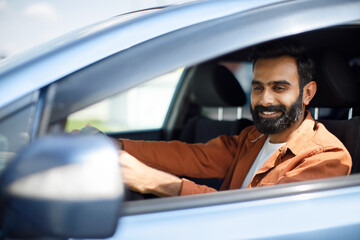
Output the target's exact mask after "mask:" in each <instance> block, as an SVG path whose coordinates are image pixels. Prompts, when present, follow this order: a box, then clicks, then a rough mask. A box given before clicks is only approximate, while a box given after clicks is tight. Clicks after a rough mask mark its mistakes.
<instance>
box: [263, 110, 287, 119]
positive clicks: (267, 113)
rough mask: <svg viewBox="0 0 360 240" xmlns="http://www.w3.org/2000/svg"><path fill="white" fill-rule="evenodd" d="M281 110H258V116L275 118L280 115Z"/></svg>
mask: <svg viewBox="0 0 360 240" xmlns="http://www.w3.org/2000/svg"><path fill="white" fill-rule="evenodd" d="M281 114H282V112H278V111H259V116H260V117H262V118H275V117H280V116H281Z"/></svg>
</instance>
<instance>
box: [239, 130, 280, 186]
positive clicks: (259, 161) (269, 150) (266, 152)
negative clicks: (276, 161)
mask: <svg viewBox="0 0 360 240" xmlns="http://www.w3.org/2000/svg"><path fill="white" fill-rule="evenodd" d="M284 144H285V143H271V142H270V138H269V137H268V138H267V139H266V141H265V143H264V146H263V147H262V148H261V150H260V152H259V154H258V155H257V157H256V159H255V161H254V162H253V164H252V166H251V168H250V170H249V172H248V174H247V175H246V178H245V180H244V182H243V184H242V185H241V188H247V186H248V185H249V184H250V182H251V180H252V179H253V177H254V176H255V173H256V172H257V171H258V170H259V169H260V168H261V167H262V165H264V163H265V162H266V161H267V160H268V159H269V158H270V157H271V156H272V155H273V154H274V153H275V152H276V150H278V149H279V148H280V147H281V146H282V145H284Z"/></svg>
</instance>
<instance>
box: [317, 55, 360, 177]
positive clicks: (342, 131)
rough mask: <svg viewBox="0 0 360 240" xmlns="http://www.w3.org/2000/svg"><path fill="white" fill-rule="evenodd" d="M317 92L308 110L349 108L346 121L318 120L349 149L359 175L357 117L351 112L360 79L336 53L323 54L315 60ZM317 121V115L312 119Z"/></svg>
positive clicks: (359, 99) (359, 121)
mask: <svg viewBox="0 0 360 240" xmlns="http://www.w3.org/2000/svg"><path fill="white" fill-rule="evenodd" d="M316 67H317V74H316V82H317V85H318V91H317V93H316V95H315V97H314V99H313V100H312V101H311V103H310V107H315V108H320V110H319V111H321V107H330V108H349V111H350V114H349V118H348V120H328V119H327V120H319V121H320V122H322V123H323V124H324V125H325V127H326V128H327V129H328V130H329V131H330V132H331V133H333V134H334V135H335V136H336V137H337V138H339V139H340V140H341V141H342V143H343V144H344V145H345V147H346V148H347V149H348V151H349V153H350V155H351V157H352V161H353V167H352V170H351V173H359V172H360V117H352V116H351V110H352V108H354V107H359V106H360V96H359V93H360V79H356V77H355V73H354V71H353V69H351V68H350V66H349V63H348V61H346V59H345V58H344V57H343V56H341V55H340V54H338V53H335V52H331V51H325V52H324V53H323V54H322V55H321V56H319V58H318V59H317V61H316ZM314 117H315V119H316V116H314Z"/></svg>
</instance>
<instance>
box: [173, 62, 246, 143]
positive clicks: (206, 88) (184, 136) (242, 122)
mask: <svg viewBox="0 0 360 240" xmlns="http://www.w3.org/2000/svg"><path fill="white" fill-rule="evenodd" d="M191 91H192V93H193V95H194V97H195V100H196V102H197V103H198V104H199V105H200V106H201V108H204V107H207V108H217V109H218V119H217V120H215V119H210V118H208V117H204V116H200V115H198V116H195V117H192V118H191V119H190V120H189V121H188V123H187V124H186V125H185V127H184V128H183V130H182V132H181V135H180V140H181V141H184V142H188V143H205V142H207V141H209V140H211V139H213V138H215V137H218V136H220V135H227V136H231V135H237V134H239V133H240V132H241V130H242V129H244V128H245V127H247V126H250V125H251V124H252V121H250V120H248V119H242V118H241V114H238V116H237V120H234V121H228V120H227V121H225V120H223V119H222V110H223V108H227V107H230V108H237V109H238V113H239V112H240V111H239V110H241V107H242V106H244V105H245V104H246V95H245V93H244V91H243V89H242V87H241V85H240V84H239V81H238V80H237V79H236V78H235V76H234V75H233V74H232V73H231V72H230V71H229V70H228V69H227V68H226V67H224V66H222V65H219V64H217V63H205V64H202V65H199V66H197V67H196V69H195V72H194V74H193V76H192V89H191Z"/></svg>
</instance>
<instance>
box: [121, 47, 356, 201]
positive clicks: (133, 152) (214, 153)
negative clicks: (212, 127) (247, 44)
mask: <svg viewBox="0 0 360 240" xmlns="http://www.w3.org/2000/svg"><path fill="white" fill-rule="evenodd" d="M253 64H254V65H253V80H252V92H251V113H252V117H253V121H254V125H253V126H250V127H248V128H245V129H244V130H243V131H242V132H241V133H240V134H239V135H237V136H220V137H217V138H215V139H213V140H210V141H209V142H207V143H206V144H186V143H182V142H179V141H171V142H156V141H132V140H126V139H119V145H120V146H121V147H122V149H123V151H122V153H121V154H120V160H119V161H120V163H121V164H122V165H123V172H124V179H125V182H126V183H127V184H128V186H129V187H130V189H132V190H135V191H137V192H140V193H151V194H155V195H157V196H177V195H189V194H198V193H207V192H215V191H217V190H215V189H213V188H211V187H208V186H204V185H198V184H196V183H194V182H192V181H190V180H188V179H186V178H179V177H177V176H188V177H196V178H221V179H224V182H223V184H222V186H221V188H220V190H229V189H238V188H252V187H259V186H269V185H274V184H281V183H289V182H297V181H304V180H311V179H320V178H326V177H335V176H341V175H348V174H350V170H351V166H352V161H351V156H350V154H349V152H348V151H347V150H346V148H345V147H344V145H343V144H342V143H341V142H340V141H339V140H338V139H337V138H336V137H335V136H334V135H332V134H331V133H330V132H329V131H327V130H326V128H325V127H324V126H323V125H322V124H321V123H318V122H316V121H314V119H313V118H312V117H311V114H310V112H309V111H306V110H305V107H306V106H307V105H308V104H309V103H310V101H311V99H312V98H313V97H314V95H315V93H316V83H315V81H314V79H313V78H314V72H315V71H314V68H315V67H314V63H313V61H312V59H311V58H309V57H308V56H307V55H306V52H305V50H304V49H303V48H302V47H299V46H297V45H294V44H288V43H285V42H281V41H279V42H275V43H270V44H266V45H263V46H262V47H260V48H259V49H258V50H257V54H255V55H254V58H253Z"/></svg>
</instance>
